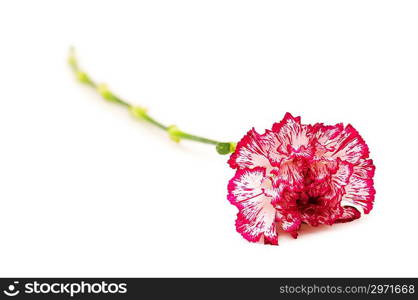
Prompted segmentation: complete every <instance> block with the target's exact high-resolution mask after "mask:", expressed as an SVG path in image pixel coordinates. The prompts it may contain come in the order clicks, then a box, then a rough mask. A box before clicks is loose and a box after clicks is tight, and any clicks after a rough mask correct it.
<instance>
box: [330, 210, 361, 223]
mask: <svg viewBox="0 0 418 300" xmlns="http://www.w3.org/2000/svg"><path fill="white" fill-rule="evenodd" d="M343 209H344V210H343V214H342V215H341V216H340V217H339V218H338V220H336V221H335V223H347V222H351V221H353V220H356V219H358V218H360V217H361V213H360V212H359V211H358V210H357V209H355V208H354V207H351V206H346V207H343Z"/></svg>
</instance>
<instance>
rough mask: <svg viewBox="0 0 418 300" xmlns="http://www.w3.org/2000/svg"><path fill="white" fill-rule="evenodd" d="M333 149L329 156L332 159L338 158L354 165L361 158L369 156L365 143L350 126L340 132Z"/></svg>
mask: <svg viewBox="0 0 418 300" xmlns="http://www.w3.org/2000/svg"><path fill="white" fill-rule="evenodd" d="M335 148H336V149H335V150H334V151H333V152H332V153H331V154H330V156H331V157H332V158H334V159H335V158H340V159H341V160H345V161H348V162H349V163H352V164H356V163H357V162H358V161H359V160H360V159H361V158H366V157H368V156H369V148H368V146H367V144H366V142H365V141H364V140H363V138H362V137H361V136H360V134H359V133H358V131H357V130H355V129H354V127H353V126H351V125H350V124H349V125H347V126H346V127H345V128H344V130H343V131H342V132H341V134H340V136H339V138H338V139H337V141H336V144H335Z"/></svg>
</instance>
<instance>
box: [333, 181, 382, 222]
mask: <svg viewBox="0 0 418 300" xmlns="http://www.w3.org/2000/svg"><path fill="white" fill-rule="evenodd" d="M375 193H376V191H375V189H374V187H373V179H371V178H362V177H360V176H359V175H357V174H353V175H352V176H351V177H350V181H349V183H348V184H347V185H346V186H345V194H344V195H343V198H342V200H341V205H342V206H352V207H355V208H357V209H358V210H359V211H360V212H363V213H365V214H368V213H369V212H370V210H371V209H372V208H373V201H374V195H375Z"/></svg>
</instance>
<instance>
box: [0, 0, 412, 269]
mask: <svg viewBox="0 0 418 300" xmlns="http://www.w3.org/2000/svg"><path fill="white" fill-rule="evenodd" d="M417 16H418V2H417V1H381V0H380V1H365V0H361V1H352V0H351V1H334V0H333V1H242V0H241V1H225V0H222V1H214V0H211V1H2V2H1V4H0V138H1V140H0V143H1V144H0V146H1V148H0V233H1V247H0V275H1V276H418V268H417V267H418V263H417V253H418V246H417V233H416V229H417V210H418V198H417V189H416V188H417V167H418V165H417V148H418V142H417V127H418V126H417V119H418V118H417V113H418V110H417V106H416V103H417V101H418V99H417V97H418V89H417V87H418V85H417V83H418V39H417V37H418V35H417V34H418V17H417ZM70 45H74V46H76V47H77V50H78V54H79V58H80V63H81V64H82V66H84V67H85V68H86V70H88V71H89V73H90V74H91V76H92V77H93V78H95V79H97V80H98V81H104V82H107V83H108V84H109V86H110V87H111V88H112V89H113V90H114V91H115V92H116V93H118V94H119V95H121V96H122V97H124V98H126V99H128V100H130V101H132V102H134V103H137V104H140V105H144V106H146V107H148V108H149V110H150V113H151V114H152V115H153V116H155V117H156V118H157V119H160V120H161V121H163V122H165V123H167V124H177V125H178V126H179V127H180V128H181V129H184V130H186V131H190V132H192V133H196V134H201V135H204V136H208V137H211V138H215V139H221V140H232V141H237V140H239V139H240V138H241V137H242V136H243V134H244V133H245V132H246V131H247V130H249V129H250V128H251V127H252V126H254V127H255V128H256V129H258V130H259V131H263V130H264V129H265V128H268V127H270V126H271V125H272V123H273V122H275V121H279V120H281V118H282V117H283V115H284V113H285V112H286V111H289V112H291V113H293V114H294V115H301V116H302V121H304V122H307V123H315V122H324V123H328V124H335V123H337V122H344V123H351V124H353V126H354V127H355V128H357V129H358V130H359V131H360V133H361V134H362V136H363V137H364V139H365V140H366V141H367V143H368V145H369V147H370V149H371V157H372V158H373V159H374V161H375V164H376V166H377V170H376V176H375V187H376V190H377V195H376V200H375V207H374V209H373V210H372V212H371V214H370V215H368V216H366V217H364V218H363V219H361V220H358V221H355V222H352V223H348V224H339V225H335V226H332V227H326V226H324V227H320V228H317V229H309V228H305V227H304V228H302V232H301V234H300V236H299V238H298V239H297V240H294V239H292V238H290V237H287V236H282V237H280V239H279V243H280V246H278V247H274V246H263V245H259V244H251V243H248V242H246V241H245V240H244V239H243V238H242V237H241V236H240V235H239V234H238V233H236V232H235V227H234V221H235V214H236V212H237V209H236V208H235V207H234V206H232V205H230V204H229V202H228V201H227V199H226V186H227V182H228V180H229V179H230V178H231V177H232V176H233V173H234V172H233V170H231V169H229V167H228V165H227V164H226V161H227V157H226V156H219V155H217V154H216V153H215V151H214V149H213V148H212V147H211V146H207V145H201V144H195V143H192V142H187V141H186V142H182V143H181V144H179V145H178V144H175V143H173V142H171V141H170V140H169V139H167V137H166V135H165V134H164V132H160V131H159V130H158V129H155V128H153V127H151V126H149V125H147V124H142V123H141V122H138V121H136V120H134V119H133V118H132V117H131V116H130V115H129V114H128V113H127V112H126V111H125V110H124V109H123V108H122V107H118V106H116V105H114V104H112V103H107V102H105V101H103V100H101V99H100V98H99V97H98V96H97V95H96V94H95V92H94V91H91V90H89V89H88V88H87V87H84V86H81V85H80V84H79V83H77V82H76V81H75V80H74V78H73V76H72V74H71V72H70V71H69V68H68V66H67V65H66V55H67V50H68V47H69V46H70Z"/></svg>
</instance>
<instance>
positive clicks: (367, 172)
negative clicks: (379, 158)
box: [353, 159, 375, 179]
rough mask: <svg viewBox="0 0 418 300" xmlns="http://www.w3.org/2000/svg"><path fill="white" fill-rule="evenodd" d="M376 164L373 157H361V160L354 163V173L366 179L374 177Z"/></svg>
mask: <svg viewBox="0 0 418 300" xmlns="http://www.w3.org/2000/svg"><path fill="white" fill-rule="evenodd" d="M374 171H375V166H374V164H373V160H371V159H360V161H359V162H358V163H357V164H356V165H354V168H353V174H354V175H356V176H358V177H360V178H364V179H369V178H373V176H374Z"/></svg>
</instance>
